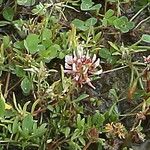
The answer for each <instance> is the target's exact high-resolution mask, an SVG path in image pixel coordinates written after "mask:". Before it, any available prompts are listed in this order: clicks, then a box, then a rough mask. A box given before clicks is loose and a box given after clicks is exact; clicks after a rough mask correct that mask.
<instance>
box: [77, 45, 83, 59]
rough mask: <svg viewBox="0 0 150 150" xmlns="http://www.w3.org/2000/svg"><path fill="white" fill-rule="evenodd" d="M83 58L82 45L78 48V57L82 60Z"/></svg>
mask: <svg viewBox="0 0 150 150" xmlns="http://www.w3.org/2000/svg"><path fill="white" fill-rule="evenodd" d="M82 56H83V47H82V46H81V45H78V47H77V57H78V58H81V57H82Z"/></svg>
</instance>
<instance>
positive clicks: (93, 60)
mask: <svg viewBox="0 0 150 150" xmlns="http://www.w3.org/2000/svg"><path fill="white" fill-rule="evenodd" d="M95 60H96V54H94V55H93V58H92V63H94V62H95Z"/></svg>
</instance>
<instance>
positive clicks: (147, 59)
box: [143, 55, 150, 64]
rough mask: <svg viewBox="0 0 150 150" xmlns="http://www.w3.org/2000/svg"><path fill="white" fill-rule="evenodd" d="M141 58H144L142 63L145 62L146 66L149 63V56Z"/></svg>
mask: <svg viewBox="0 0 150 150" xmlns="http://www.w3.org/2000/svg"><path fill="white" fill-rule="evenodd" d="M143 58H144V62H145V63H146V64H148V63H150V55H149V56H147V57H145V56H143Z"/></svg>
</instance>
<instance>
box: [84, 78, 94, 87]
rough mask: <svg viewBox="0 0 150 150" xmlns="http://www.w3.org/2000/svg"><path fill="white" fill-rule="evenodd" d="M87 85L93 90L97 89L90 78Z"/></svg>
mask: <svg viewBox="0 0 150 150" xmlns="http://www.w3.org/2000/svg"><path fill="white" fill-rule="evenodd" d="M86 83H87V84H88V85H89V86H90V87H91V88H93V89H96V88H95V86H93V84H92V83H91V80H90V79H89V78H87V79H86Z"/></svg>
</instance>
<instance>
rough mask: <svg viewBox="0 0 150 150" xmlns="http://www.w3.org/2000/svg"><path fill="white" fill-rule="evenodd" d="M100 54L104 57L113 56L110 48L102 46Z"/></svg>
mask: <svg viewBox="0 0 150 150" xmlns="http://www.w3.org/2000/svg"><path fill="white" fill-rule="evenodd" d="M99 56H100V57H102V58H105V59H107V58H109V57H111V53H110V51H109V50H108V49H106V48H101V49H100V50H99Z"/></svg>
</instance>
